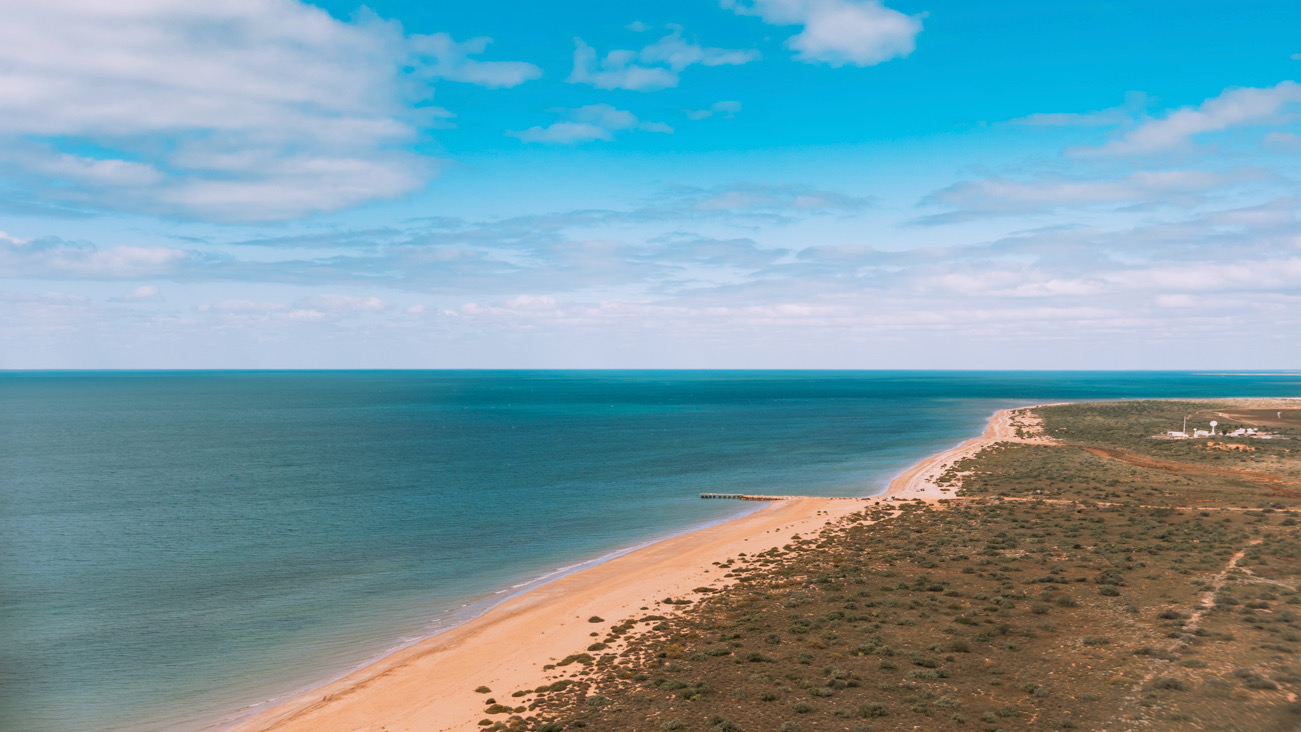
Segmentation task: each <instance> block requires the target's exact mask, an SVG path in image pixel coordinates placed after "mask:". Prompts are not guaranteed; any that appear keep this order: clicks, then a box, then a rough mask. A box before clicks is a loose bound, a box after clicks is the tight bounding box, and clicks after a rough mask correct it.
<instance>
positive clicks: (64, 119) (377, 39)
mask: <svg viewBox="0 0 1301 732" xmlns="http://www.w3.org/2000/svg"><path fill="white" fill-rule="evenodd" d="M487 43H488V39H487V38H475V39H471V40H469V41H465V42H461V43H458V42H456V41H454V40H453V39H452V38H451V37H450V36H447V35H446V34H434V35H429V36H405V35H404V34H403V31H402V28H401V27H400V26H399V25H398V24H397V23H394V22H386V21H382V20H380V19H379V18H378V17H376V16H374V14H373V13H369V12H368V11H363V12H361V13H359V15H358V16H357V18H356V19H355V20H354V21H352V22H342V21H339V20H336V19H334V18H333V17H331V16H330V15H329V14H328V13H326V12H325V11H323V10H321V9H319V8H316V7H313V6H311V5H307V4H304V3H302V2H299V1H298V0H241V1H240V2H235V3H194V2H188V0H150V1H149V2H120V3H105V2H99V1H98V0H49V1H47V2H39V3H9V4H7V5H6V7H5V11H4V22H3V23H0V69H3V70H4V71H3V73H0V109H3V110H4V114H3V115H0V160H3V161H4V162H3V165H0V176H3V177H6V178H9V179H10V180H12V181H13V182H14V183H15V185H14V186H13V187H14V188H15V189H18V190H26V191H30V192H31V194H30V195H31V196H32V197H33V198H35V199H38V200H40V199H45V200H53V201H59V202H69V203H73V204H77V205H84V206H91V207H100V208H116V209H125V210H132V211H143V212H146V213H155V214H162V215H169V216H181V217H197V218H207V219H216V220H235V221H261V220H274V219H286V218H296V217H300V216H303V215H306V214H310V213H312V212H317V211H332V210H338V209H341V208H346V207H349V206H354V205H357V204H360V203H364V202H366V201H370V200H376V199H384V198H391V197H395V196H400V195H403V194H406V193H409V192H411V191H413V190H416V189H418V188H419V187H421V186H422V185H423V183H424V181H425V180H426V178H427V177H428V176H429V174H430V173H431V172H432V166H431V165H430V163H429V161H427V160H425V159H422V158H421V157H419V156H418V155H416V154H414V153H412V152H410V151H408V150H407V149H405V146H406V145H407V144H408V143H410V142H411V141H413V140H414V139H415V138H416V136H417V134H418V132H419V131H420V129H421V128H425V127H434V126H439V125H440V124H442V120H443V119H444V118H445V117H447V116H450V113H449V112H447V111H446V110H441V109H439V108H437V107H430V106H423V107H417V106H416V105H417V104H418V103H420V102H422V101H423V98H425V97H427V96H428V93H429V90H428V86H427V84H426V83H424V82H423V81H422V80H428V79H448V80H453V81H463V82H469V83H474V84H480V85H484V86H490V87H501V86H513V85H515V84H518V83H521V82H523V81H525V80H527V79H530V78H536V76H537V75H539V74H540V73H541V72H540V70H539V69H537V67H535V66H533V65H531V64H526V63H520V62H498V61H479V60H476V59H473V58H471V56H474V55H477V54H479V53H481V52H482V51H483V50H484V48H485V47H486V45H487ZM87 149H91V150H102V151H103V152H102V153H86V152H84V151H85V150H87Z"/></svg>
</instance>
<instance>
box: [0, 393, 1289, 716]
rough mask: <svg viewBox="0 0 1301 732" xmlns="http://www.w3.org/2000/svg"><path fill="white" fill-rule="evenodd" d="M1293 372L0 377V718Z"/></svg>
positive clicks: (209, 696)
mask: <svg viewBox="0 0 1301 732" xmlns="http://www.w3.org/2000/svg"><path fill="white" fill-rule="evenodd" d="M1298 395H1301V375H1198V374H1188V373H1114V372H1112V373H976V372H970V373H953V372H272V373H260V372H141V373H126V372H113V373H94V372H92V373H55V372H45V373H42V372H28V373H0V729H3V730H6V732H33V731H37V730H39V731H41V732H47V731H54V732H69V731H72V730H77V731H81V730H87V731H88V730H116V729H131V730H195V729H204V728H207V727H209V726H212V725H217V724H220V723H221V722H222V720H229V719H230V716H229V715H231V714H237V713H238V712H239V710H241V709H245V710H247V708H249V705H255V704H259V703H263V702H266V701H267V700H270V699H273V698H278V697H281V696H283V695H285V694H290V693H293V692H295V691H297V690H301V689H302V688H304V686H305V685H309V684H313V683H317V682H320V681H323V680H325V679H327V678H330V677H331V676H332V675H337V674H339V673H342V672H344V671H346V670H349V669H351V668H354V667H356V666H357V665H359V664H361V663H363V662H365V661H367V660H368V659H372V658H374V657H375V656H376V655H377V654H381V653H383V652H385V651H387V650H391V649H393V648H395V647H396V646H398V645H400V644H402V643H405V642H409V641H411V640H413V639H415V638H419V637H422V636H425V635H428V634H429V633H432V632H434V631H436V630H439V629H441V628H445V627H448V626H449V625H452V624H454V623H456V622H459V621H461V620H463V619H465V618H466V617H469V616H471V615H473V614H475V613H477V612H481V611H482V609H483V608H485V607H487V606H489V605H491V604H492V603H494V602H498V601H500V600H501V599H503V598H505V597H507V596H509V594H510V593H511V592H517V591H519V590H520V589H521V588H523V587H525V586H527V585H528V584H529V583H531V582H536V581H537V580H539V579H540V578H545V577H547V576H554V574H555V573H557V572H559V571H565V570H568V569H572V568H573V567H574V566H575V565H578V564H580V563H582V562H585V561H591V560H593V559H597V558H600V557H602V556H606V555H608V554H609V553H611V552H615V551H618V550H621V549H626V548H628V547H630V546H634V545H637V544H640V543H644V542H647V541H650V540H653V539H655V538H658V537H663V536H667V535H670V534H674V533H680V532H682V531H686V530H689V529H691V528H693V527H697V526H701V525H703V524H707V523H711V522H717V521H721V520H724V519H727V518H730V517H732V516H736V515H739V514H740V513H742V512H744V511H746V510H750V509H753V508H754V507H753V506H750V505H745V504H740V503H733V502H728V501H701V500H699V499H698V498H697V495H698V494H699V493H701V492H702V491H718V492H733V491H750V492H770V493H777V492H780V493H807V494H825V495H867V494H872V493H877V492H880V491H881V490H883V489H884V487H885V485H886V484H887V483H888V481H889V479H890V478H891V477H892V476H893V475H895V474H897V473H898V472H900V471H902V470H903V469H905V468H906V467H907V466H908V465H909V464H911V463H913V462H915V461H916V460H918V459H920V458H922V457H924V456H926V455H928V454H930V453H933V452H936V451H938V450H940V449H943V448H945V447H948V446H951V445H953V444H955V443H957V442H960V441H962V440H963V439H966V438H968V437H971V436H973V435H975V434H977V433H978V432H979V431H980V429H981V428H982V425H983V424H984V420H985V418H986V417H987V416H988V415H989V413H990V412H991V411H993V410H994V409H996V408H1000V407H1005V406H1013V405H1020V404H1029V403H1035V402H1043V401H1065V400H1087V399H1122V398H1136V397H1216V396H1298Z"/></svg>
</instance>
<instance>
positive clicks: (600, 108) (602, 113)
mask: <svg viewBox="0 0 1301 732" xmlns="http://www.w3.org/2000/svg"><path fill="white" fill-rule="evenodd" d="M564 112H565V115H566V117H567V118H568V119H566V120H562V121H560V122H553V123H551V124H550V125H547V126H546V127H530V128H529V129H527V130H520V131H517V132H515V131H512V132H508V133H507V134H508V135H511V136H512V137H518V138H519V139H520V140H523V141H524V142H541V143H550V144H560V145H572V144H576V143H579V142H590V141H592V140H613V139H614V133H616V132H620V131H623V130H642V131H645V132H664V133H672V132H673V128H672V127H669V126H668V125H666V124H664V123H663V122H643V121H641V120H639V119H637V115H635V114H633V113H632V112H628V111H626V110H622V109H617V108H615V107H613V106H611V105H609V104H589V105H587V106H586V107H579V108H578V109H569V110H564Z"/></svg>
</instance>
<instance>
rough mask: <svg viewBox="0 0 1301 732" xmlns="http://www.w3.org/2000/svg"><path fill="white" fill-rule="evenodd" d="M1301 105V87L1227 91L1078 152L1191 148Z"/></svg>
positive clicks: (1139, 152)
mask: <svg viewBox="0 0 1301 732" xmlns="http://www.w3.org/2000/svg"><path fill="white" fill-rule="evenodd" d="M1297 102H1301V84H1297V83H1296V82H1293V81H1284V82H1280V83H1279V84H1277V85H1275V86H1272V87H1267V88H1251V87H1248V88H1238V89H1226V90H1225V91H1224V92H1223V93H1221V94H1220V95H1219V96H1216V97H1212V98H1210V99H1207V100H1206V101H1204V102H1202V103H1201V104H1199V105H1197V106H1196V107H1183V108H1181V109H1177V110H1175V111H1174V112H1171V113H1170V114H1168V115H1166V116H1165V117H1164V118H1162V119H1155V120H1150V121H1148V122H1145V123H1143V124H1142V125H1140V126H1139V127H1138V128H1136V129H1134V130H1131V131H1129V132H1127V133H1126V134H1125V135H1124V136H1122V137H1121V138H1119V139H1117V140H1113V141H1111V142H1109V143H1107V144H1105V145H1103V146H1101V147H1098V148H1084V149H1079V150H1077V151H1076V152H1078V153H1081V154H1096V155H1143V154H1148V153H1158V152H1165V151H1168V150H1173V149H1176V148H1180V147H1183V146H1185V145H1187V144H1189V143H1190V142H1191V141H1192V140H1193V138H1194V137H1196V136H1198V135H1202V134H1206V133H1211V132H1221V131H1224V130H1228V129H1230V128H1233V127H1240V126H1244V125H1258V124H1265V123H1268V122H1271V121H1274V120H1276V119H1277V118H1278V116H1279V114H1280V113H1281V111H1282V110H1283V108H1284V107H1285V106H1286V105H1289V104H1295V103H1297Z"/></svg>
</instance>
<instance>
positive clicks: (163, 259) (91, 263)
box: [0, 235, 193, 279]
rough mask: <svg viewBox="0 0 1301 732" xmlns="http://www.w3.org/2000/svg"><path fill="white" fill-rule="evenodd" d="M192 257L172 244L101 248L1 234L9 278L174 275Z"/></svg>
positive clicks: (1, 256) (3, 267)
mask: <svg viewBox="0 0 1301 732" xmlns="http://www.w3.org/2000/svg"><path fill="white" fill-rule="evenodd" d="M192 259H193V255H192V254H191V253H190V252H187V251H185V250H182V249H173V248H170V247H146V246H118V247H109V248H106V249H100V248H98V247H95V246H93V245H90V244H78V243H74V242H67V241H62V240H59V239H36V240H26V239H15V238H13V237H9V236H5V235H0V274H2V275H3V276H5V277H62V278H74V279H131V278H138V277H148V276H157V275H164V274H171V273H174V272H176V271H177V270H178V269H179V268H181V267H183V266H184V265H185V264H187V263H189V262H190V261H192Z"/></svg>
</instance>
